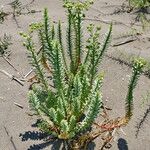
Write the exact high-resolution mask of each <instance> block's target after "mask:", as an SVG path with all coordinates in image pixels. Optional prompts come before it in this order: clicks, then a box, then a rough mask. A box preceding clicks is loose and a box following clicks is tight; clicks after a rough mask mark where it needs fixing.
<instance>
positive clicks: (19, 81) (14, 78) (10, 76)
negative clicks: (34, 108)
mask: <svg viewBox="0 0 150 150" xmlns="http://www.w3.org/2000/svg"><path fill="white" fill-rule="evenodd" d="M0 72H1V73H3V74H5V75H6V76H8V77H9V78H10V79H11V80H14V81H16V82H18V83H19V84H20V85H22V86H24V83H23V82H22V81H21V80H19V79H18V78H17V77H15V76H14V75H11V74H9V73H8V72H6V71H5V70H1V69H0Z"/></svg>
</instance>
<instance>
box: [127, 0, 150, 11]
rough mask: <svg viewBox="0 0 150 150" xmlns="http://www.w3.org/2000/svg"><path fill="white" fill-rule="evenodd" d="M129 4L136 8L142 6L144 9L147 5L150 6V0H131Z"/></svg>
mask: <svg viewBox="0 0 150 150" xmlns="http://www.w3.org/2000/svg"><path fill="white" fill-rule="evenodd" d="M129 6H132V7H134V8H138V9H139V8H140V9H143V8H145V7H149V6H150V1H149V0H129Z"/></svg>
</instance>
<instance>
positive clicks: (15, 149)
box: [4, 126, 17, 150]
mask: <svg viewBox="0 0 150 150" xmlns="http://www.w3.org/2000/svg"><path fill="white" fill-rule="evenodd" d="M4 129H5V132H6V134H7V136H8V137H9V140H10V142H11V144H12V146H13V148H14V150H17V147H16V145H15V143H14V141H13V137H12V136H10V135H9V132H8V130H7V128H6V127H5V126H4Z"/></svg>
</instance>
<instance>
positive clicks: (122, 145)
mask: <svg viewBox="0 0 150 150" xmlns="http://www.w3.org/2000/svg"><path fill="white" fill-rule="evenodd" d="M118 149H119V150H128V144H127V141H126V140H125V139H123V138H120V139H118Z"/></svg>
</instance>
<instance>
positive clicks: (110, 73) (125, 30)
mask: <svg viewBox="0 0 150 150" xmlns="http://www.w3.org/2000/svg"><path fill="white" fill-rule="evenodd" d="M30 1H31V0H22V3H23V4H27V3H29V2H30ZM9 2H11V0H0V7H1V5H3V7H4V8H3V9H4V10H7V11H11V8H10V6H9V5H7V4H8V3H9ZM123 2H124V0H95V3H94V5H93V6H92V8H91V9H90V10H89V12H88V13H87V15H86V20H85V26H86V25H87V24H88V23H94V24H97V25H101V26H102V34H103V33H104V32H106V31H107V29H108V26H109V23H110V22H111V21H112V22H113V24H114V25H113V36H112V42H111V46H110V48H109V50H108V53H107V55H108V56H111V58H110V57H105V58H104V61H103V64H102V67H101V70H103V71H104V72H105V80H104V86H103V99H104V102H105V103H106V104H107V106H109V107H110V108H112V111H111V112H110V115H111V117H115V116H123V115H124V113H125V112H124V100H125V96H126V91H127V86H128V81H129V77H130V75H131V71H132V70H131V68H130V67H129V66H127V65H125V64H120V63H118V61H117V59H113V58H118V57H119V55H120V54H122V53H123V54H125V55H126V56H130V55H138V56H139V55H140V56H142V57H144V58H145V59H147V60H148V59H149V58H150V44H149V43H150V30H148V28H147V29H146V30H145V31H143V30H142V27H141V23H139V22H136V23H135V25H133V26H131V25H132V24H133V23H134V19H135V18H136V15H137V14H136V13H133V12H132V13H127V12H126V11H125V12H123V11H121V5H122V3H123ZM45 7H47V8H48V10H49V14H50V16H51V18H52V20H54V21H55V22H57V21H58V20H62V22H63V26H64V27H65V25H66V17H65V11H64V9H63V8H62V1H61V0H35V1H34V2H33V3H32V4H31V5H30V6H29V9H31V10H36V11H42V10H43V8H45ZM25 11H26V10H25ZM148 17H149V16H148ZM16 19H17V22H18V25H19V27H18V26H17V24H16V22H15V20H14V19H13V17H12V15H9V16H7V19H6V20H5V21H4V22H3V24H0V37H2V36H3V34H4V33H7V34H9V35H11V37H12V42H13V44H12V45H11V46H10V47H9V49H10V50H11V55H10V61H11V63H12V64H13V65H14V66H15V67H16V68H17V69H18V71H19V72H20V74H21V75H25V74H26V73H27V72H28V71H29V70H30V69H31V66H30V65H29V64H28V59H27V52H26V49H25V48H24V47H23V46H22V38H21V37H20V35H19V32H20V31H27V28H28V25H29V24H30V23H32V22H37V21H40V20H41V19H42V12H37V13H33V14H26V15H21V16H18V17H16ZM134 29H136V31H137V32H138V34H135V35H134V36H133V35H132V36H125V37H124V38H123V37H121V38H119V37H120V36H122V35H128V34H131V33H133V32H132V31H133V30H134ZM134 31H135V30H134ZM134 33H135V32H134ZM85 35H86V33H85ZM133 39H135V40H134V41H132V42H129V43H126V44H123V45H120V46H119V45H118V46H114V45H116V44H118V43H122V42H125V41H128V40H133ZM125 61H128V60H125ZM0 69H3V70H5V71H7V72H9V73H10V74H13V75H16V76H17V77H19V76H20V75H19V74H18V73H17V72H16V71H15V70H14V69H13V68H12V67H11V66H10V65H9V64H8V63H7V62H6V61H5V60H4V59H3V58H0ZM28 88H29V84H28V83H25V84H24V86H21V85H20V84H18V83H17V82H15V81H13V80H10V79H9V78H8V77H7V76H6V75H4V74H2V73H0V137H1V138H0V150H15V148H16V150H27V149H28V150H41V149H43V150H48V149H53V150H57V149H58V145H59V143H57V142H55V143H51V142H49V143H46V142H45V141H44V140H43V137H44V136H45V135H44V134H42V133H41V132H39V130H38V129H37V128H36V127H35V123H36V120H37V118H36V117H35V116H29V115H28V113H30V109H29V107H28V100H27V92H28ZM149 89H150V79H149V78H148V77H146V76H144V75H142V76H141V78H140V80H139V84H138V86H137V88H136V90H135V101H134V115H133V117H132V119H131V121H130V123H129V124H128V125H127V126H126V127H125V128H124V132H125V133H126V135H124V134H123V133H122V132H119V133H118V134H117V135H116V137H115V140H114V142H112V147H111V148H110V149H111V150H118V149H119V150H128V149H129V150H149V149H150V122H149V119H150V114H148V115H147V121H146V122H145V123H144V124H143V126H142V129H141V130H140V132H139V135H138V137H137V138H136V137H135V134H136V131H137V128H136V125H137V123H139V122H140V120H141V118H142V117H143V115H144V113H145V112H146V110H147V109H148V108H149V107H150V105H149V104H150V103H149V102H150V101H149V102H148V103H146V104H144V105H143V106H141V103H142V101H143V98H142V97H143V96H146V94H147V92H150V90H149ZM15 103H18V104H20V105H22V106H23V109H22V108H20V107H18V106H16V105H15ZM99 146H100V145H99V139H98V138H97V139H96V140H95V142H94V143H92V144H91V146H90V148H89V149H91V150H92V149H95V150H99Z"/></svg>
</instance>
